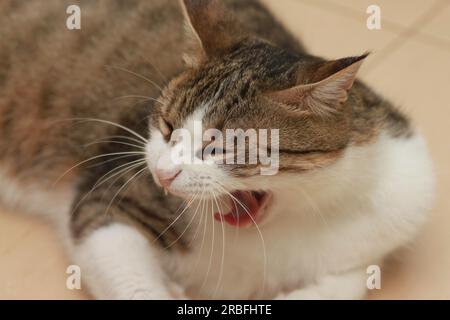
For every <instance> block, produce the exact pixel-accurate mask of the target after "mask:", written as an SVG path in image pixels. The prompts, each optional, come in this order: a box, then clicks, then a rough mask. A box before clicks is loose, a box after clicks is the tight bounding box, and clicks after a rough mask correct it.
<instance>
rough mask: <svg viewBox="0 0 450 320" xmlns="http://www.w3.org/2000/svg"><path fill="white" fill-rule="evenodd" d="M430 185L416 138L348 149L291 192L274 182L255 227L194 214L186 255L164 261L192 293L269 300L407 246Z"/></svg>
mask: <svg viewBox="0 0 450 320" xmlns="http://www.w3.org/2000/svg"><path fill="white" fill-rule="evenodd" d="M433 186H434V183H433V173H432V168H431V164H430V160H429V158H428V154H427V151H426V147H425V145H424V142H423V140H422V139H421V138H420V136H416V137H413V138H410V139H392V138H388V137H386V136H382V137H381V138H380V139H379V140H378V141H377V142H376V143H374V144H371V145H367V146H360V147H352V148H349V149H348V150H347V152H346V154H345V155H344V157H343V158H342V159H340V160H339V161H338V162H337V163H336V164H334V165H333V166H330V167H329V168H325V169H322V170H320V171H317V172H315V173H311V174H307V175H299V176H298V182H297V183H295V185H291V186H290V188H287V189H286V188H284V187H283V186H282V184H281V183H280V185H279V186H277V185H274V186H273V191H274V194H275V197H274V199H275V201H274V203H273V205H272V207H271V208H270V219H269V221H267V223H265V224H263V225H262V226H260V230H258V229H257V228H254V227H253V228H250V229H235V228H233V227H230V226H228V225H222V224H221V223H220V222H217V221H213V219H212V217H211V216H210V215H209V216H208V217H206V215H204V216H203V217H202V218H200V217H199V218H200V219H201V220H202V221H200V220H199V221H194V223H193V225H194V226H195V228H193V229H194V233H195V232H197V230H198V233H197V236H196V237H195V238H194V239H193V242H192V251H191V252H190V253H188V254H175V255H171V254H170V255H168V263H169V265H170V269H171V270H172V272H173V275H174V277H175V278H176V279H177V280H178V281H179V282H181V283H182V284H183V285H185V286H186V287H187V288H188V291H189V293H190V294H192V295H193V296H196V297H200V298H202V297H216V298H271V297H274V296H276V295H277V294H279V293H280V292H283V291H289V290H292V289H295V288H299V287H301V286H303V285H307V284H309V283H311V282H313V281H315V280H316V279H317V278H319V277H320V276H321V275H326V274H335V273H340V272H345V271H347V270H351V269H353V268H361V267H363V268H366V267H367V266H369V265H371V264H373V263H379V262H380V261H381V259H382V258H383V257H384V256H385V255H386V254H387V253H389V252H391V251H392V250H394V249H396V248H398V247H399V246H402V245H405V244H407V243H408V242H409V241H410V240H411V239H412V238H413V237H414V235H415V234H416V232H417V229H418V228H419V227H420V226H421V225H422V223H423V221H424V220H425V216H426V212H427V209H428V208H429V206H430V205H431V202H432V195H433ZM196 219H197V218H196ZM196 222H199V223H200V224H199V229H196V228H197V223H196Z"/></svg>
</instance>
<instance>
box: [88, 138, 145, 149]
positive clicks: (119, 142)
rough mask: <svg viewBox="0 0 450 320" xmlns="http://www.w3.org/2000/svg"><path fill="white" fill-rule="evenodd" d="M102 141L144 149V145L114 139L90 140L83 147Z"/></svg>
mask: <svg viewBox="0 0 450 320" xmlns="http://www.w3.org/2000/svg"><path fill="white" fill-rule="evenodd" d="M102 143H112V144H121V145H124V146H130V147H135V148H138V149H142V150H145V147H144V146H138V145H136V144H132V143H128V142H122V141H114V140H100V141H95V142H91V143H88V144H85V145H84V147H89V146H93V145H96V144H102Z"/></svg>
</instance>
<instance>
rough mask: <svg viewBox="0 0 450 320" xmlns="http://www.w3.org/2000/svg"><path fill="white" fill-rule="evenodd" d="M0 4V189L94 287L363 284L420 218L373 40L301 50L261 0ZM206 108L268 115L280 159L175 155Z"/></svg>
mask: <svg viewBox="0 0 450 320" xmlns="http://www.w3.org/2000/svg"><path fill="white" fill-rule="evenodd" d="M74 4H75V5H78V6H79V7H80V9H81V13H82V16H81V19H82V20H81V30H67V28H65V19H66V18H67V15H66V8H67V6H69V5H74ZM0 15H1V21H2V24H1V26H0V38H1V39H2V41H1V42H0V132H1V137H2V138H1V139H0V151H1V152H0V200H1V202H2V204H3V205H5V206H9V207H11V208H14V209H15V210H17V211H24V212H32V213H38V214H40V213H45V216H46V217H48V219H49V220H50V221H51V222H52V223H54V225H55V227H56V228H57V230H58V231H59V232H60V234H61V239H62V243H63V245H64V246H65V248H66V250H67V254H68V256H69V257H70V259H71V263H73V264H76V265H79V266H80V268H81V271H82V280H83V282H84V283H85V284H86V286H87V288H88V290H89V292H90V293H91V294H92V296H93V297H94V298H98V299H177V298H192V299H198V298H202V299H361V298H364V296H365V294H366V291H367V286H366V282H367V277H368V275H367V273H366V270H367V268H368V266H370V265H374V264H375V265H381V263H382V261H383V259H384V258H385V257H386V256H387V255H388V254H390V253H392V252H393V251H394V250H396V249H398V248H400V247H402V246H404V245H407V244H408V243H409V242H410V241H412V240H413V239H414V237H415V235H416V234H417V232H418V230H420V227H421V226H422V225H423V223H424V222H425V221H426V217H427V211H428V210H429V208H430V206H431V205H432V200H433V193H434V192H433V190H434V179H433V170H432V164H431V160H430V158H429V155H428V151H427V148H426V144H425V141H424V139H423V138H422V137H421V135H420V133H419V132H418V131H417V129H415V127H414V126H413V124H412V123H411V121H410V120H409V119H408V118H407V117H406V116H405V115H404V114H403V113H402V112H400V111H399V110H398V109H397V108H395V107H394V106H393V105H392V104H390V103H389V102H388V101H386V100H385V99H383V98H382V97H381V96H380V95H378V94H376V93H375V92H374V91H373V90H371V89H370V88H368V87H367V86H366V85H365V84H364V83H362V82H361V81H359V80H357V79H356V75H357V72H358V70H359V68H360V67H361V65H362V64H363V62H364V61H365V60H366V59H368V54H362V55H359V56H351V57H347V58H342V59H337V60H325V59H322V58H319V57H316V56H313V55H311V54H309V53H307V51H306V49H305V48H304V46H303V44H302V43H301V42H300V41H298V40H297V39H295V38H294V36H293V35H291V34H290V33H289V32H288V31H287V30H286V29H285V28H284V27H283V26H282V24H281V23H279V22H278V21H277V20H276V19H275V18H274V17H273V16H272V15H271V13H270V12H269V11H268V10H267V9H266V8H265V6H264V5H263V4H261V3H260V2H259V1H256V0H248V1H241V0H226V1H218V0H183V1H174V0H172V1H167V0H152V1H138V0H127V1H120V0H109V1H106V0H103V1H102V0H99V1H82V0H80V1H74V0H70V1H65V0H63V1H60V0H49V1H40V0H31V1H15V0H6V1H5V0H3V1H1V3H0ZM198 122H201V123H202V126H203V127H204V128H216V129H218V130H220V131H221V132H224V131H225V130H226V129H237V128H242V129H243V130H248V129H257V130H258V129H278V130H279V131H278V132H279V143H278V149H279V150H278V154H279V165H278V172H277V173H276V174H273V175H263V174H261V172H260V170H259V169H260V168H261V164H252V165H250V164H228V163H226V164H223V163H222V164H221V163H219V162H217V161H215V160H218V158H220V152H219V151H218V150H219V148H218V147H217V150H216V151H217V153H211V154H210V155H209V156H210V157H209V160H211V159H212V160H213V161H212V162H211V161H209V162H206V161H204V160H205V159H203V155H202V153H201V152H200V156H199V158H200V160H202V161H201V162H200V163H196V164H184V163H181V164H179V163H175V162H174V161H173V159H172V158H171V154H172V153H173V150H174V148H176V147H177V146H178V145H183V144H185V143H187V141H186V140H184V141H183V140H182V141H174V140H173V139H172V136H173V135H174V133H175V132H176V131H177V130H178V129H186V130H188V131H189V132H191V131H192V128H193V125H194V124H195V123H198ZM246 146H249V143H247V144H246ZM194 151H195V152H196V153H195V154H197V150H194ZM199 151H204V150H203V146H200V149H199ZM229 151H230V150H224V152H225V153H226V152H229ZM231 151H232V150H231ZM274 152H275V150H274Z"/></svg>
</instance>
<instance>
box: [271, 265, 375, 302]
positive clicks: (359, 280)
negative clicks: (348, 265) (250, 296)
mask: <svg viewBox="0 0 450 320" xmlns="http://www.w3.org/2000/svg"><path fill="white" fill-rule="evenodd" d="M366 292H367V273H366V269H364V268H361V269H354V270H352V271H348V272H346V273H341V274H333V275H327V276H324V277H322V278H319V279H318V280H317V281H316V282H315V283H314V284H311V285H309V286H306V287H305V288H302V289H298V290H294V291H292V292H290V293H288V294H284V295H281V296H280V297H278V299H283V300H284V299H286V300H357V299H362V298H364V296H365V294H366Z"/></svg>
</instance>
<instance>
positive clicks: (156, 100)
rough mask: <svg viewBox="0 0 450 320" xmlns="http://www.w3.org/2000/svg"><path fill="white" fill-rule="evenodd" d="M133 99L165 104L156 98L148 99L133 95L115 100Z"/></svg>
mask: <svg viewBox="0 0 450 320" xmlns="http://www.w3.org/2000/svg"><path fill="white" fill-rule="evenodd" d="M132 98H135V99H143V100H144V101H155V102H158V103H160V104H163V102H162V101H161V100H158V99H156V98H153V97H147V96H140V95H133V94H132V95H127V96H121V97H117V98H114V100H123V99H132Z"/></svg>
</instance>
